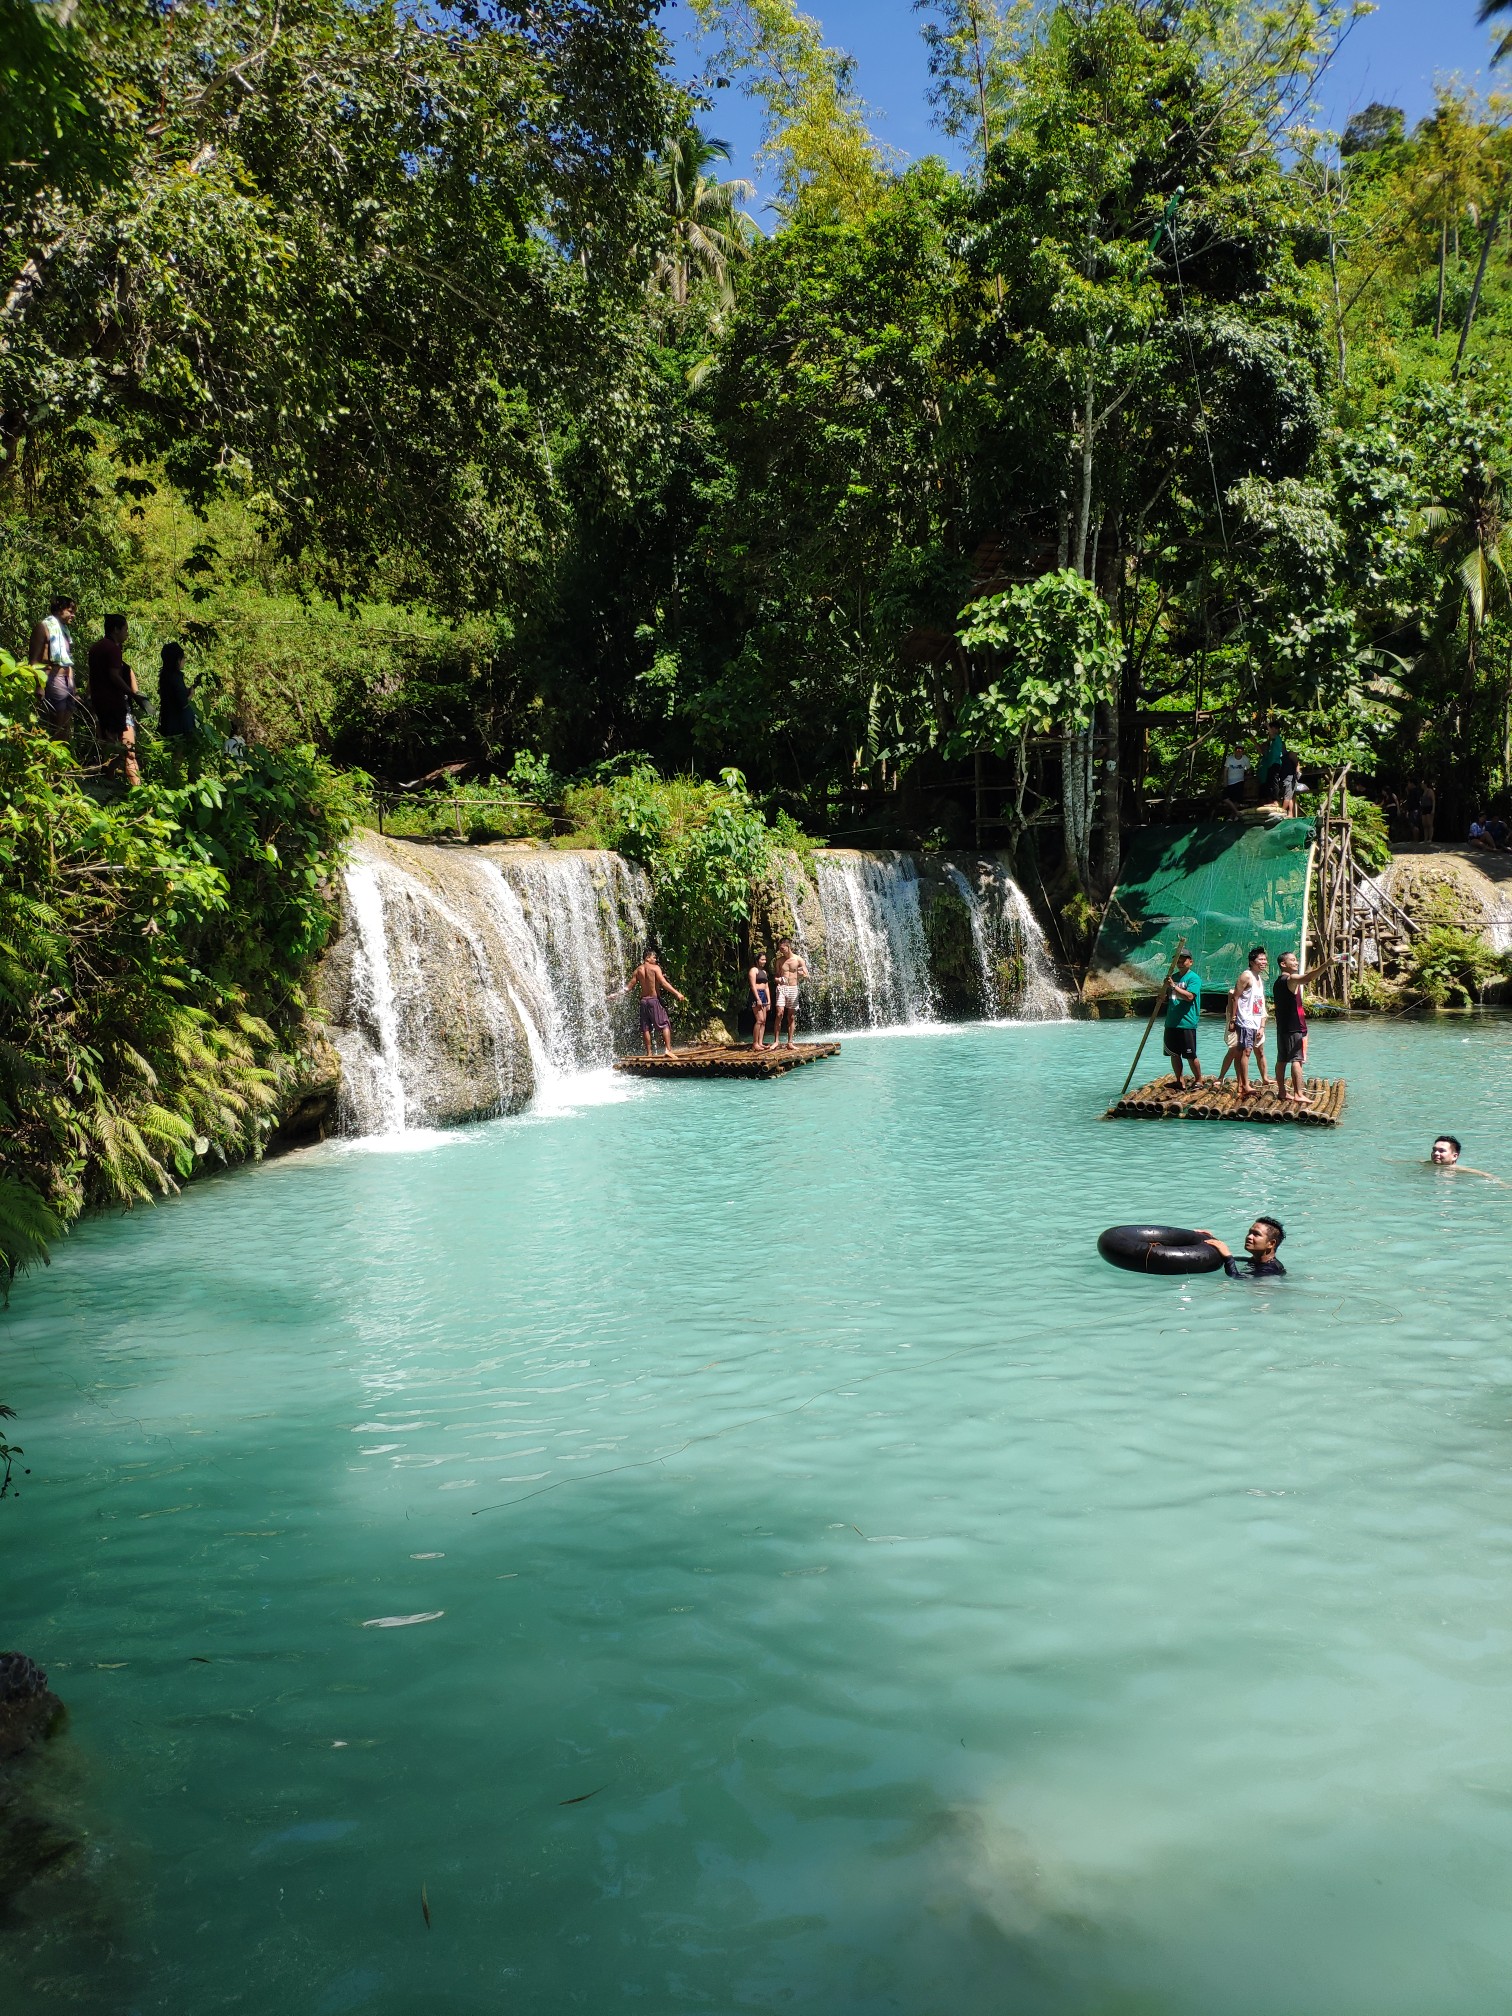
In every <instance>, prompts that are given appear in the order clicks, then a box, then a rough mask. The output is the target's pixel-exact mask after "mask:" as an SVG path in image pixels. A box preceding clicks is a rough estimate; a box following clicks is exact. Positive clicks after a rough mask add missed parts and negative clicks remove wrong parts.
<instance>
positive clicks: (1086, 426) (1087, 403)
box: [1072, 365, 1095, 581]
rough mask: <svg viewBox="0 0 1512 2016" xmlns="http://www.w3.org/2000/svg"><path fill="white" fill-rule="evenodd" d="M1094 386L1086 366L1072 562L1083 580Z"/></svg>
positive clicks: (1089, 514)
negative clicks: (1079, 492)
mask: <svg viewBox="0 0 1512 2016" xmlns="http://www.w3.org/2000/svg"><path fill="white" fill-rule="evenodd" d="M1094 397H1095V388H1094V386H1093V383H1092V369H1091V366H1090V365H1089V366H1088V368H1087V390H1086V396H1085V397H1084V398H1083V400H1082V423H1081V505H1080V508H1079V509H1078V511H1077V516H1076V552H1075V556H1074V558H1073V561H1072V564H1073V565H1074V567H1075V568H1076V571H1077V573H1078V574H1080V575H1081V577H1082V579H1083V580H1084V581H1085V580H1086V578H1087V533H1088V530H1089V529H1090V527H1091V523H1092V411H1093V404H1094Z"/></svg>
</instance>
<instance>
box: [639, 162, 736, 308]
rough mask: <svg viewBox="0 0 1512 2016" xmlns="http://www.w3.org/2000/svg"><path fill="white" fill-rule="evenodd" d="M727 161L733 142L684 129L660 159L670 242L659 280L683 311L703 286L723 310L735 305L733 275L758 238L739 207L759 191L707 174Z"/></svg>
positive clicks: (659, 181)
mask: <svg viewBox="0 0 1512 2016" xmlns="http://www.w3.org/2000/svg"><path fill="white" fill-rule="evenodd" d="M729 159H730V146H729V142H728V141H726V140H713V139H710V137H709V136H708V135H707V134H706V133H701V132H700V131H699V130H698V128H697V127H696V126H688V127H685V128H684V129H683V131H682V132H681V133H679V134H677V135H676V136H675V138H673V139H672V140H670V141H669V142H668V143H667V145H666V146H665V147H664V148H663V149H662V152H661V154H660V156H659V157H658V159H657V164H656V179H657V184H658V187H659V188H660V191H661V198H662V208H663V212H664V214H665V218H666V223H667V230H668V241H669V242H668V244H667V249H666V250H665V251H664V252H663V254H662V256H661V258H660V259H659V260H658V262H657V268H656V276H655V277H656V280H657V283H658V285H659V286H661V287H662V288H664V289H665V291H666V292H667V294H668V295H669V296H670V298H671V300H672V301H673V303H674V305H675V306H677V307H679V308H682V307H685V306H686V305H687V302H688V297H689V295H690V293H691V292H692V290H693V288H694V286H695V285H696V284H697V282H698V281H700V280H702V281H704V282H706V283H707V284H708V286H709V287H710V288H711V289H712V291H713V293H714V296H715V298H716V299H717V300H718V302H719V303H720V305H721V306H722V307H726V308H728V307H730V306H732V305H733V304H734V300H735V288H734V283H733V280H732V277H731V275H732V269H733V268H734V267H735V266H736V265H737V264H738V263H739V262H740V261H741V260H742V259H745V258H747V257H748V256H749V253H750V247H751V239H752V237H753V235H754V232H755V226H754V224H753V223H752V222H751V219H750V218H749V217H748V216H747V215H746V214H745V212H744V211H742V210H741V209H740V208H739V206H740V204H742V203H749V202H750V201H751V199H752V197H753V196H754V195H755V194H756V185H755V183H754V182H748V181H746V180H745V179H744V177H742V176H734V177H732V178H731V179H730V180H729V181H725V182H722V181H720V180H719V179H718V177H717V176H714V175H710V174H709V173H708V172H707V171H708V170H709V168H710V167H711V166H712V165H713V164H714V162H716V161H725V162H728V160H729Z"/></svg>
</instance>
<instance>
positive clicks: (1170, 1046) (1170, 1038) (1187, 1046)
mask: <svg viewBox="0 0 1512 2016" xmlns="http://www.w3.org/2000/svg"><path fill="white" fill-rule="evenodd" d="M1165 1053H1166V1055H1167V1057H1190V1058H1191V1060H1192V1062H1193V1063H1194V1064H1195V1063H1196V1061H1197V1031H1196V1030H1195V1029H1167V1031H1166V1032H1165Z"/></svg>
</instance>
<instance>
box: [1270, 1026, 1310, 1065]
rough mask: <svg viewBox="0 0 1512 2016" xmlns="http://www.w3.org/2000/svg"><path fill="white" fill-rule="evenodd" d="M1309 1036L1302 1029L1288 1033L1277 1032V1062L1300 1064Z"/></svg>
mask: <svg viewBox="0 0 1512 2016" xmlns="http://www.w3.org/2000/svg"><path fill="white" fill-rule="evenodd" d="M1306 1042H1307V1037H1306V1035H1305V1034H1303V1033H1302V1032H1301V1031H1297V1032H1295V1033H1292V1034H1288V1035H1285V1036H1283V1035H1280V1034H1279V1033H1278V1034H1277V1037H1276V1062H1277V1064H1278V1065H1280V1064H1300V1063H1301V1062H1302V1055H1303V1048H1304V1046H1305V1044H1306Z"/></svg>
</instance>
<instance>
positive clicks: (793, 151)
mask: <svg viewBox="0 0 1512 2016" xmlns="http://www.w3.org/2000/svg"><path fill="white" fill-rule="evenodd" d="M693 11H694V12H695V13H696V14H697V16H698V19H699V21H700V23H701V24H702V26H703V28H704V29H705V31H706V32H708V33H710V34H713V35H714V36H715V37H717V42H716V49H717V60H718V63H719V66H720V68H721V69H724V70H728V71H730V72H731V74H732V75H734V76H737V77H739V78H740V79H741V80H742V85H743V88H744V89H745V90H746V91H747V92H748V93H749V95H750V96H751V97H753V98H755V99H756V100H757V101H758V102H759V103H760V104H761V106H762V107H763V110H764V113H765V126H764V133H763V137H762V146H761V154H762V158H763V159H765V160H767V161H771V162H773V163H775V164H776V166H777V168H778V171H779V175H780V179H781V187H782V194H783V200H784V204H785V206H786V208H787V210H788V212H789V213H790V214H796V212H797V211H798V209H799V208H800V206H801V207H802V208H803V209H804V210H806V211H807V213H808V214H810V215H812V216H826V217H830V218H833V219H837V220H845V221H855V220H856V219H858V218H860V217H862V216H864V215H865V213H866V211H867V209H868V208H869V207H870V205H871V204H872V203H873V202H874V201H875V200H876V197H877V195H878V192H879V190H880V187H881V181H882V176H883V172H884V169H885V167H886V165H887V163H886V156H885V154H884V151H883V149H882V148H881V147H879V146H878V144H877V142H876V141H875V140H874V139H873V137H872V135H871V132H870V129H869V128H868V125H867V119H866V106H865V105H864V104H863V102H862V100H861V99H860V97H859V96H858V95H857V93H856V90H855V86H854V64H853V63H852V60H851V58H850V57H849V56H847V55H846V54H845V53H844V51H843V50H839V49H831V48H829V47H828V46H827V45H826V43H825V40H824V34H823V31H822V29H821V28H820V25H819V23H818V22H817V21H816V20H815V19H814V18H813V16H812V15H809V14H805V13H803V12H802V11H801V10H800V9H799V8H798V7H796V6H795V5H794V4H793V0H693Z"/></svg>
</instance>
